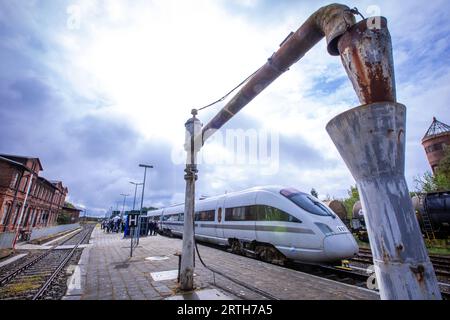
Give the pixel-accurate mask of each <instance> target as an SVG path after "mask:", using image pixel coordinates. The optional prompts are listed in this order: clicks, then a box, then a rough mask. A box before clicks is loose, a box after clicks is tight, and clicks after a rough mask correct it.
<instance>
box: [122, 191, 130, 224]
mask: <svg viewBox="0 0 450 320" xmlns="http://www.w3.org/2000/svg"><path fill="white" fill-rule="evenodd" d="M120 195H121V196H122V197H123V205H122V213H121V214H120V219H123V214H124V210H125V199H126V198H127V197H128V196H129V194H123V193H121V194H120Z"/></svg>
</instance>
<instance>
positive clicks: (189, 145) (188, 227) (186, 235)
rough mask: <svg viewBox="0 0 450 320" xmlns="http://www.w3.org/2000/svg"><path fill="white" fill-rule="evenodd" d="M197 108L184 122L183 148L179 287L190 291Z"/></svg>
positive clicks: (191, 287) (193, 253) (198, 121)
mask: <svg viewBox="0 0 450 320" xmlns="http://www.w3.org/2000/svg"><path fill="white" fill-rule="evenodd" d="M196 114H197V110H192V118H191V119H189V120H188V121H187V122H186V124H185V127H186V143H185V146H184V147H185V150H186V152H187V157H186V169H185V170H184V171H185V173H186V174H185V176H184V179H185V180H186V194H185V206H184V227H183V252H182V255H181V274H180V289H181V290H184V291H191V290H193V289H194V259H195V251H194V211H195V181H196V180H197V172H198V170H197V164H196V160H197V153H198V151H199V150H200V148H201V144H196V143H195V141H194V137H195V136H196V135H197V134H199V133H200V132H201V126H202V124H201V123H200V120H198V119H197V118H196V117H195V116H196Z"/></svg>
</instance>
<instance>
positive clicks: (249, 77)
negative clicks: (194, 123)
mask: <svg viewBox="0 0 450 320" xmlns="http://www.w3.org/2000/svg"><path fill="white" fill-rule="evenodd" d="M260 69H261V68H259V69H258V70H256V71H255V72H253V73H252V74H251V75H250V76H248V77H247V78H246V79H245V80H244V81H242V82H241V83H240V84H238V85H237V86H236V87H234V88H233V89H232V90H231V91H230V92H228V93H227V94H226V95H224V96H223V97H222V98H220V99H219V100H217V101H214V102H213V103H210V104H208V105H207V106H204V107H202V108H199V109H197V110H198V111H201V110H204V109H206V108H209V107H211V106H213V105H215V104H217V103H219V102H222V101H223V100H225V99H226V98H227V97H228V96H229V95H230V94H232V93H233V92H234V91H236V90H237V89H238V88H239V87H241V86H242V85H243V84H244V83H246V82H247V81H248V80H250V79H251V78H252V77H253V76H254V75H255V74H256V73H257V72H258V71H259V70H260Z"/></svg>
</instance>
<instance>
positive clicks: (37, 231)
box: [30, 223, 80, 240]
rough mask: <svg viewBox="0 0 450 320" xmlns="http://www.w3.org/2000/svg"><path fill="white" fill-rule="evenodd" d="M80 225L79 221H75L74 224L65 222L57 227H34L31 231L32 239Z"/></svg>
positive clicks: (73, 228)
mask: <svg viewBox="0 0 450 320" xmlns="http://www.w3.org/2000/svg"><path fill="white" fill-rule="evenodd" d="M79 227H80V224H79V223H73V224H63V225H60V226H55V227H48V228H40V229H33V231H32V232H31V237H30V240H35V239H39V238H43V237H47V236H49V235H52V234H57V233H60V232H66V231H70V230H75V229H77V228H79Z"/></svg>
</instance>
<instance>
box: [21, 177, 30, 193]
mask: <svg viewBox="0 0 450 320" xmlns="http://www.w3.org/2000/svg"><path fill="white" fill-rule="evenodd" d="M28 179H29V177H26V178H25V181H24V184H23V187H22V191H23V192H26V191H27V186H28Z"/></svg>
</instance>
